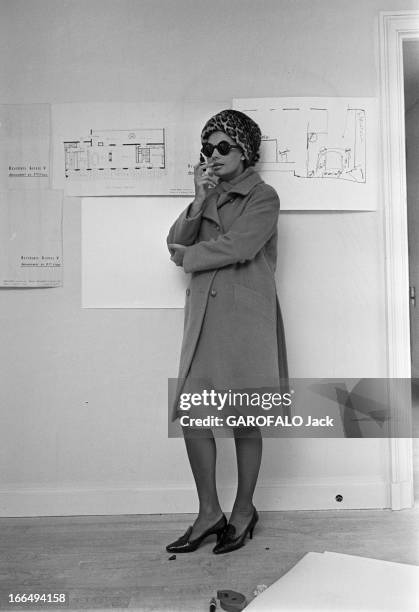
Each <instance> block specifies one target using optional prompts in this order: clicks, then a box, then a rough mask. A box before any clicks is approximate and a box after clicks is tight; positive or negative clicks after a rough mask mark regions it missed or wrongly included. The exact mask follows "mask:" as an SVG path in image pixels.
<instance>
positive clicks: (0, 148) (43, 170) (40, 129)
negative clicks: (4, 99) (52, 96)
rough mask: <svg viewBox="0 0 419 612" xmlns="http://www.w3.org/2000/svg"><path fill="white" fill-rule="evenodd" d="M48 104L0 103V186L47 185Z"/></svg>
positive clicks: (48, 146)
mask: <svg viewBox="0 0 419 612" xmlns="http://www.w3.org/2000/svg"><path fill="white" fill-rule="evenodd" d="M49 185H50V105H49V104H0V189H3V190H4V189H42V188H45V189H48V187H49Z"/></svg>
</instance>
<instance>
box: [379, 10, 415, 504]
mask: <svg viewBox="0 0 419 612" xmlns="http://www.w3.org/2000/svg"><path fill="white" fill-rule="evenodd" d="M410 41H411V42H415V41H419V11H417V10H416V11H397V12H393V11H382V12H381V13H380V111H381V112H380V119H381V122H380V123H381V145H382V146H381V149H382V156H381V159H382V196H383V197H382V200H383V212H384V233H385V278H386V314H387V378H389V379H393V378H396V379H400V378H401V379H405V380H406V381H408V383H409V385H410V381H411V377H412V364H411V349H410V344H411V341H410V295H409V257H408V230H407V227H408V224H407V197H406V155H405V153H406V140H405V113H404V108H405V100H404V79H403V45H404V43H405V42H410ZM416 345H417V343H416ZM395 399H397V398H395ZM391 406H392V411H393V410H394V414H392V417H393V418H392V419H391V437H390V438H389V456H390V463H389V480H390V482H389V484H390V486H389V496H390V507H391V508H392V509H393V510H401V509H403V508H411V507H412V506H413V505H414V487H413V438H412V436H411V435H410V432H411V431H412V406H411V398H410V394H409V397H408V398H406V399H405V398H403V401H402V402H392V403H391ZM406 432H409V437H406Z"/></svg>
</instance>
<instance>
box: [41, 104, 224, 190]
mask: <svg viewBox="0 0 419 612" xmlns="http://www.w3.org/2000/svg"><path fill="white" fill-rule="evenodd" d="M226 106H230V104H229V103H228V102H227V103H225V102H224V103H220V102H218V103H217V102H196V103H195V102H182V103H176V104H175V103H161V102H143V103H123V104H119V103H97V104H95V103H91V104H55V105H53V106H52V111H51V112H52V126H53V185H54V187H55V188H57V189H64V191H65V193H66V195H69V196H107V195H193V194H194V181H193V166H194V165H195V164H196V163H198V162H199V151H200V148H201V141H200V134H201V130H202V127H203V125H204V123H205V122H206V121H207V119H209V117H211V116H212V115H213V114H214V113H216V112H217V111H219V110H220V109H222V108H225V107H226Z"/></svg>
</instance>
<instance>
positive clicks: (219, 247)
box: [183, 185, 279, 272]
mask: <svg viewBox="0 0 419 612" xmlns="http://www.w3.org/2000/svg"><path fill="white" fill-rule="evenodd" d="M278 214H279V198H278V194H277V193H276V191H275V189H273V187H270V186H269V185H263V187H257V188H256V189H255V191H254V192H253V194H252V195H251V197H250V200H249V202H248V203H247V205H246V208H245V210H244V211H243V213H242V214H241V215H240V216H239V217H238V218H237V219H236V220H235V221H234V223H233V224H232V226H231V228H230V229H229V231H228V232H226V233H225V234H222V235H221V236H219V238H217V239H216V240H206V241H201V242H197V243H196V244H193V245H192V246H188V248H187V249H186V251H185V255H184V258H183V269H184V270H185V272H199V271H202V270H212V269H216V268H223V267H224V266H228V265H231V264H235V263H243V262H244V261H246V260H250V259H253V258H254V257H255V256H256V255H257V253H259V251H260V250H261V249H262V248H263V246H264V245H265V244H266V242H267V241H268V240H269V238H270V237H271V236H272V235H273V233H274V232H275V230H276V226H277V222H278Z"/></svg>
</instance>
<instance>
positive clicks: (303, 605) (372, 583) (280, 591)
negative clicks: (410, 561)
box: [246, 551, 419, 612]
mask: <svg viewBox="0 0 419 612" xmlns="http://www.w3.org/2000/svg"><path fill="white" fill-rule="evenodd" d="M418 602H419V567H417V566H414V565H407V564H404V563H393V562H391V561H381V560H378V559H369V558H366V557H358V556H354V555H345V554H340V553H333V552H327V551H326V552H324V553H315V552H309V553H307V554H306V555H305V556H304V557H303V558H302V559H301V560H300V561H299V562H298V563H296V565H294V567H293V568H291V569H290V570H289V571H288V572H287V573H286V574H284V575H283V576H282V577H281V578H280V579H279V580H277V581H276V582H274V583H273V584H272V585H271V586H270V587H269V588H268V589H267V590H266V591H263V592H262V593H261V594H260V595H258V596H257V597H256V598H255V599H254V600H253V601H252V602H250V604H249V605H248V606H247V607H246V610H249V612H250V611H251V612H274V611H277V610H278V611H279V610H281V612H291V611H295V610H298V611H299V612H315V611H319V612H336V611H337V610H339V612H355V610H356V612H372V611H375V612H389V611H392V612H402V611H403V612H415V611H416V610H418Z"/></svg>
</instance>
